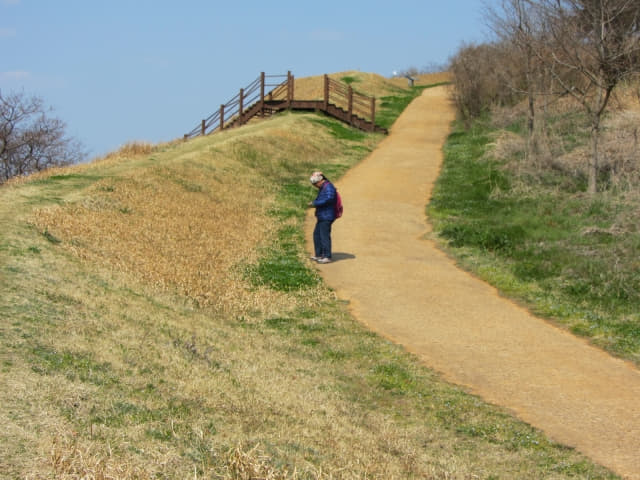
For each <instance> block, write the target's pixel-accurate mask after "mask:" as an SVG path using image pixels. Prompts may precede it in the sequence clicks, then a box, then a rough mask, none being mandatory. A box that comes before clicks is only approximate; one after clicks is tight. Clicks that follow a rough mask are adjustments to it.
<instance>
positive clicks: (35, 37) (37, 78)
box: [0, 0, 487, 157]
mask: <svg viewBox="0 0 640 480" xmlns="http://www.w3.org/2000/svg"><path fill="white" fill-rule="evenodd" d="M482 4H483V2H482V1H481V0H400V1H388V0H386V1H379V0H358V1H350V0H324V1H321V2H320V1H319V2H308V1H305V0H272V1H268V0H261V1H258V0H244V1H238V0H227V1H215V0H181V1H179V0H100V1H98V0H0V52H1V53H0V90H2V92H3V93H5V94H6V93H9V92H15V91H24V92H25V93H26V94H27V95H37V96H39V97H41V98H42V99H43V100H44V102H45V104H46V105H47V106H50V107H52V108H53V109H54V116H56V117H58V118H60V119H62V120H63V121H65V122H66V124H67V132H68V134H69V135H70V136H72V137H74V138H75V139H77V140H79V141H80V142H82V143H83V144H84V146H85V147H86V149H87V150H88V151H89V153H90V155H91V156H92V157H93V156H97V155H102V154H104V153H107V152H109V151H113V150H115V149H117V148H118V147H119V146H121V145H123V144H124V143H126V142H129V141H146V142H151V143H157V142H161V141H168V140H172V139H175V138H178V137H181V136H182V135H183V134H184V133H186V132H187V131H189V130H191V129H192V128H193V127H195V126H196V125H197V124H198V122H199V121H200V119H201V118H205V117H207V116H208V115H209V114H211V113H212V112H213V111H215V110H216V109H217V108H219V106H220V104H222V103H226V102H227V101H228V100H230V99H231V98H232V97H233V96H234V95H236V93H238V91H239V89H240V88H242V87H245V86H247V85H248V84H249V83H251V82H252V81H253V80H255V79H256V78H258V76H259V74H260V72H261V71H264V72H266V73H267V74H274V75H275V74H286V72H287V71H288V70H290V71H291V72H292V73H293V74H294V75H295V76H296V77H306V76H310V75H319V74H323V73H334V72H341V71H346V70H361V71H364V72H372V73H378V74H381V75H384V76H391V75H392V72H393V71H394V70H405V69H408V68H410V67H416V68H418V69H422V68H423V67H426V66H429V65H432V64H444V63H446V62H447V61H448V59H449V58H450V57H451V56H452V55H453V54H454V53H455V52H456V51H457V49H458V48H459V47H460V45H461V44H462V43H463V42H482V41H485V39H486V36H485V34H486V32H487V28H486V27H485V26H484V23H483V21H482V14H481V11H482Z"/></svg>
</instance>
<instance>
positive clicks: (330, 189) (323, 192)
mask: <svg viewBox="0 0 640 480" xmlns="http://www.w3.org/2000/svg"><path fill="white" fill-rule="evenodd" d="M336 198H337V196H336V187H334V186H333V184H332V183H331V182H329V181H326V182H324V184H323V185H322V187H320V191H319V192H318V196H317V197H316V199H315V200H314V201H313V202H312V204H313V206H314V207H316V217H318V220H335V219H336V211H335V206H336Z"/></svg>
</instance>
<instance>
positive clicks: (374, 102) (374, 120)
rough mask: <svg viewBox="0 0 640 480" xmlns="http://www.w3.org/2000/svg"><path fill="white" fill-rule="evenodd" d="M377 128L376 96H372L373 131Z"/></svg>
mask: <svg viewBox="0 0 640 480" xmlns="http://www.w3.org/2000/svg"><path fill="white" fill-rule="evenodd" d="M375 129H376V97H371V131H372V132H374V131H375Z"/></svg>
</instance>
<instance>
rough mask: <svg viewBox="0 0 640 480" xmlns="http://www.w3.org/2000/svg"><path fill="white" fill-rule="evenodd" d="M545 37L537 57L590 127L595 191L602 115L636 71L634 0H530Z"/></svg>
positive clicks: (639, 39)
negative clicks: (580, 109)
mask: <svg viewBox="0 0 640 480" xmlns="http://www.w3.org/2000/svg"><path fill="white" fill-rule="evenodd" d="M530 3H531V4H532V5H534V6H535V7H536V8H538V9H539V12H540V14H541V16H542V17H543V18H544V19H545V24H546V28H547V31H548V32H549V37H548V42H547V45H546V48H545V49H544V50H542V49H539V50H538V58H540V60H541V61H544V62H545V63H546V64H547V68H548V71H549V72H550V73H551V75H552V76H553V78H554V80H555V81H556V82H557V84H558V85H559V86H560V87H561V88H562V90H563V91H564V92H565V93H566V94H569V95H572V96H573V97H574V98H575V99H576V100H577V101H578V102H579V103H580V104H581V105H582V107H583V108H584V110H585V112H586V113H587V115H588V117H589V121H590V128H591V158H590V162H589V184H588V191H589V193H595V192H596V191H597V177H598V169H599V148H598V143H599V138H600V126H601V119H602V115H603V113H604V111H605V109H606V107H607V105H608V103H609V99H610V98H611V93H612V91H613V89H614V88H615V87H616V85H618V84H619V83H620V82H621V81H622V80H623V79H624V78H625V77H627V76H629V75H631V74H633V73H637V72H638V71H640V64H639V63H638V55H639V52H640V2H639V1H638V0H537V1H534V0H531V1H530Z"/></svg>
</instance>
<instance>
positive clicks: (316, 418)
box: [0, 72, 615, 479]
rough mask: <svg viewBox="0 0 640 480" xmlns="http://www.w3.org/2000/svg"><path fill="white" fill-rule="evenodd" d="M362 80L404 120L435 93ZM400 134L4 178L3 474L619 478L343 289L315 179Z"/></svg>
mask: <svg viewBox="0 0 640 480" xmlns="http://www.w3.org/2000/svg"><path fill="white" fill-rule="evenodd" d="M344 76H347V77H348V78H349V81H351V82H352V84H353V85H354V88H360V89H362V91H365V92H367V93H373V94H375V95H376V96H377V97H378V98H379V101H380V109H381V115H382V118H386V119H388V120H387V121H389V122H391V121H392V120H393V118H395V116H397V114H398V113H399V111H400V110H401V109H402V108H403V106H404V105H406V104H407V102H408V101H409V100H410V99H411V98H412V97H413V95H415V94H416V93H419V91H420V89H419V88H417V89H415V90H408V89H406V88H405V86H404V85H401V84H399V83H396V84H394V83H392V82H388V81H385V80H384V79H382V78H381V77H378V76H373V75H368V74H359V73H358V72H349V73H348V74H345V75H344ZM438 81H440V79H437V78H426V79H424V83H423V85H424V84H428V83H435V82H438ZM297 82H300V86H299V87H298V85H297V88H303V86H302V84H303V83H304V81H303V79H300V80H297ZM312 83H313V82H311V84H312ZM311 84H310V85H311ZM309 88H314V87H313V86H312V85H311V86H310V87H309ZM376 92H380V93H376ZM381 139H382V137H381V136H380V135H376V134H364V133H362V132H359V131H356V130H353V129H350V128H348V127H345V126H344V125H342V124H340V123H338V122H336V121H333V120H331V119H328V118H325V117H321V116H317V115H314V114H283V115H280V116H277V117H274V118H272V119H268V120H264V121H258V122H253V123H251V124H249V125H247V126H245V127H243V128H240V129H236V130H230V131H225V132H222V133H219V134H216V135H212V136H208V137H202V138H197V139H195V140H192V141H189V142H186V143H183V142H175V143H170V144H166V145H158V146H145V145H136V144H130V145H128V146H125V147H124V148H123V149H121V150H120V151H119V152H116V153H114V154H112V155H110V156H108V157H107V158H104V159H99V160H96V161H94V162H92V163H90V164H87V165H82V166H76V167H72V168H64V169H59V170H55V171H49V172H46V173H44V174H40V175H34V176H32V177H30V178H28V179H21V180H16V181H13V182H10V183H9V184H6V185H4V186H2V187H1V188H0V225H1V226H2V228H1V229H0V299H1V300H0V318H2V319H3V321H2V322H1V323H0V346H1V347H0V382H1V383H0V404H2V405H3V408H2V409H0V422H1V424H2V425H3V429H1V430H0V476H1V477H2V478H138V479H144V478H171V479H173V478H211V479H213V478H216V479H250V478H256V479H257V478H269V479H289V478H292V479H293V478H300V479H302V478H305V479H306V478H309V479H323V478H335V479H338V478H344V479H354V478H363V479H364V478H385V479H391V478H434V479H436V478H460V479H463V478H465V479H466V478H483V479H489V478H501V479H504V478H512V479H516V478H517V479H524V478H530V479H539V478H557V479H562V478H591V479H595V478H615V476H613V475H611V474H610V473H608V472H607V471H606V470H604V469H602V468H601V467H599V466H596V465H593V464H592V463H591V462H589V461H588V460H587V459H585V458H584V457H582V456H581V455H580V454H578V453H576V452H574V451H572V450H571V449H569V448H566V447H563V446H561V445H557V444H555V443H554V442H552V441H550V440H549V439H547V438H545V437H544V436H543V435H541V434H540V433H539V432H537V431H535V430H534V429H532V428H531V427H529V426H528V425H525V424H523V423H521V422H519V421H516V420H515V419H513V418H512V417H511V416H510V415H509V413H508V412H505V411H503V410H501V409H499V408H496V407H494V406H490V405H487V404H485V403H483V402H482V401H481V400H480V399H478V398H476V397H473V396H470V395H468V394H466V393H465V392H464V391H462V390H461V389H459V388H457V387H455V386H452V385H449V384H447V383H445V382H443V381H442V380H441V379H439V377H438V375H437V374H435V373H433V372H431V371H429V370H428V369H426V368H425V367H423V366H422V365H420V364H419V363H418V362H417V361H416V359H415V358H414V357H412V356H411V355H409V354H407V353H406V352H404V351H403V350H402V349H401V348H399V347H398V346H396V345H393V344H390V343H389V342H387V341H385V340H384V339H382V338H380V337H378V336H377V335H374V334H372V333H371V332H369V331H367V330H366V329H365V328H363V326H361V325H360V324H358V323H357V322H356V321H354V319H353V318H351V316H350V315H349V312H348V310H347V306H346V305H344V304H343V303H341V302H340V301H339V300H338V299H337V298H336V297H335V295H334V294H333V292H332V291H331V290H330V289H328V288H327V287H326V286H325V285H323V284H322V282H321V280H320V279H319V277H318V275H317V274H316V272H315V270H314V269H313V267H312V266H311V264H310V263H309V262H308V261H307V259H306V255H305V249H304V245H303V235H302V231H303V228H302V226H303V222H304V217H305V210H304V206H305V204H306V202H307V201H308V200H309V199H310V198H312V197H313V196H314V192H313V189H312V187H311V186H310V185H309V184H308V181H307V177H308V175H309V173H310V172H311V171H312V170H315V169H318V168H319V169H322V170H323V171H324V172H325V173H326V174H327V175H328V176H329V177H330V178H338V177H340V175H342V174H343V173H344V172H345V171H346V170H347V169H348V168H350V167H351V166H353V165H354V164H356V163H357V162H359V161H360V160H361V159H363V158H364V157H365V156H366V155H367V154H368V153H369V152H370V151H371V150H372V149H373V148H375V146H376V144H377V143H378V142H379V141H380V140H381Z"/></svg>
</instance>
